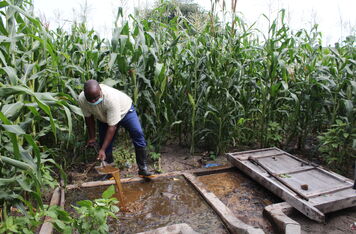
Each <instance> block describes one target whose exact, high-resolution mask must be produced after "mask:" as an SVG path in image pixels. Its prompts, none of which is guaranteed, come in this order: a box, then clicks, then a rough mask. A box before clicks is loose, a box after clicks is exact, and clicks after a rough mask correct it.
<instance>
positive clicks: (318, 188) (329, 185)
mask: <svg viewBox="0 0 356 234" xmlns="http://www.w3.org/2000/svg"><path fill="white" fill-rule="evenodd" d="M280 180H283V181H284V182H285V183H287V184H288V185H289V186H291V187H293V188H295V189H296V190H297V191H298V192H300V193H302V194H304V196H306V197H309V196H310V195H313V194H316V193H321V192H323V191H328V190H333V189H335V188H338V187H341V186H345V185H351V184H348V183H346V182H342V181H339V180H338V179H337V178H335V177H333V176H331V175H329V174H325V173H323V172H320V171H319V170H317V169H313V170H308V171H304V172H299V173H294V174H288V175H287V176H286V177H282V178H281V177H280ZM304 184H306V185H308V190H303V189H302V188H301V185H304Z"/></svg>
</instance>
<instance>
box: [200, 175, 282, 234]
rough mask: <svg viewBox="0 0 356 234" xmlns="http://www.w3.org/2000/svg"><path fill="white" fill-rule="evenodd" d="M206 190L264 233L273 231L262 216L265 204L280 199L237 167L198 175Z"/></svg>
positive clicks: (238, 216)
mask: <svg viewBox="0 0 356 234" xmlns="http://www.w3.org/2000/svg"><path fill="white" fill-rule="evenodd" d="M198 180H199V181H201V182H202V183H203V184H204V185H205V186H206V187H207V190H208V191H210V192H213V193H214V194H215V195H216V196H217V197H218V198H219V199H220V200H221V201H222V202H223V203H224V204H225V205H226V206H227V207H228V208H229V209H230V210H231V211H232V212H233V213H234V215H235V216H236V217H237V218H239V219H240V220H242V221H243V222H245V223H246V224H249V225H251V226H254V227H259V228H261V229H263V231H264V232H265V233H273V228H272V225H271V224H270V223H269V222H268V220H267V219H266V218H264V217H263V209H264V207H265V206H268V205H271V204H273V203H279V202H282V200H281V199H279V198H278V197H276V196H275V195H273V194H272V193H271V192H269V191H267V190H266V189H264V188H263V187H262V186H261V185H259V184H258V183H256V182H254V181H253V180H251V179H250V178H249V177H247V176H246V175H244V174H243V173H241V172H239V171H238V170H237V169H235V170H229V171H228V172H223V173H214V174H210V175H204V176H199V177H198Z"/></svg>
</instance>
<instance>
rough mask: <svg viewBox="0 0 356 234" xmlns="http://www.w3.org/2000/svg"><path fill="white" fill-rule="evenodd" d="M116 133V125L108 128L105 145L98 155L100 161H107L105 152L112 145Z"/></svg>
mask: <svg viewBox="0 0 356 234" xmlns="http://www.w3.org/2000/svg"><path fill="white" fill-rule="evenodd" d="M115 131H116V125H113V126H108V128H107V130H106V135H105V139H104V143H103V145H102V146H101V149H100V151H99V154H98V159H99V160H105V158H106V154H105V150H106V148H107V147H108V145H109V144H110V142H111V140H112V138H113V137H114V135H115Z"/></svg>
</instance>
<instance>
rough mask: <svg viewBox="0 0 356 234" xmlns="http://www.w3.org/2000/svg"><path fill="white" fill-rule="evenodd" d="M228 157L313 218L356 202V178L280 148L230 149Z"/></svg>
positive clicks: (316, 218)
mask: <svg viewBox="0 0 356 234" xmlns="http://www.w3.org/2000/svg"><path fill="white" fill-rule="evenodd" d="M227 159H228V160H229V161H230V162H231V163H232V164H233V165H234V166H236V167H237V168H239V169H240V170H241V171H243V172H244V173H246V174H247V175H249V176H250V177H252V178H253V179H255V180H256V181H257V182H259V183H260V184H261V185H262V186H264V187H265V188H267V189H268V190H270V191H272V192H273V193H275V194H276V195H277V196H279V197H281V198H282V199H284V200H285V201H287V202H288V203H289V204H290V205H291V206H293V207H294V208H296V209H297V210H299V211H300V212H301V213H303V214H305V215H306V216H307V217H309V218H310V219H312V220H315V221H318V222H325V214H326V213H329V212H332V211H336V210H341V209H344V208H347V207H352V206H356V190H354V189H353V188H352V187H353V181H352V180H350V179H348V178H345V177H343V176H341V175H338V174H336V173H334V172H331V171H327V170H325V169H323V168H322V167H320V166H318V165H315V164H312V163H309V162H307V161H304V160H301V159H299V158H297V157H295V156H293V155H291V154H289V153H287V152H284V151H282V150H280V149H278V148H266V149H259V150H251V151H243V152H234V153H228V154H227Z"/></svg>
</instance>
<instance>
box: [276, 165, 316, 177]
mask: <svg viewBox="0 0 356 234" xmlns="http://www.w3.org/2000/svg"><path fill="white" fill-rule="evenodd" d="M314 168H315V167H313V166H304V167H303V168H298V169H294V170H289V171H282V172H279V174H278V175H283V174H293V173H299V172H304V171H309V170H313V169H314Z"/></svg>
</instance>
